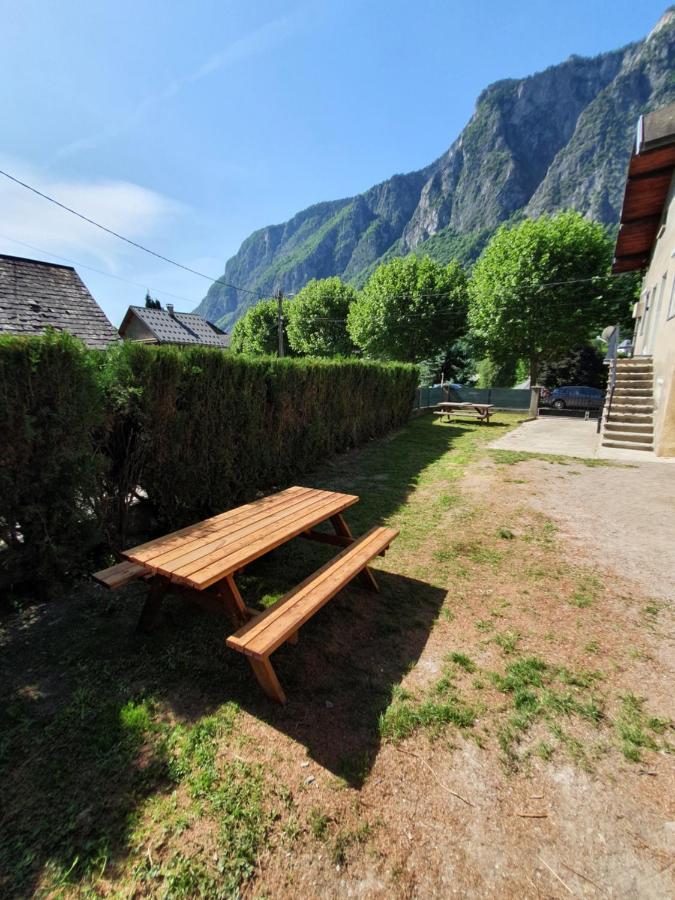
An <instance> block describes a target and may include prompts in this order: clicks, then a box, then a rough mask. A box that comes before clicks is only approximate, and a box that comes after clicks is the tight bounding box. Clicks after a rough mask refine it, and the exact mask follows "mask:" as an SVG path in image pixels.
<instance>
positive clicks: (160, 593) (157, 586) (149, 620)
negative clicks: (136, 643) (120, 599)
mask: <svg viewBox="0 0 675 900" xmlns="http://www.w3.org/2000/svg"><path fill="white" fill-rule="evenodd" d="M165 593H166V585H165V584H164V583H163V582H162V581H161V579H159V578H153V579H152V581H151V582H150V590H149V591H148V594H147V596H146V598H145V603H144V604H143V609H142V610H141V615H140V618H139V620H138V625H137V629H138V631H142V632H143V633H144V634H149V633H150V632H151V631H152V629H153V627H154V625H155V624H156V622H157V616H158V615H159V611H160V609H161V608H162V603H163V601H164V594H165Z"/></svg>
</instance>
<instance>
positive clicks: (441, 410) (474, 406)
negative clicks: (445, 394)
mask: <svg viewBox="0 0 675 900" xmlns="http://www.w3.org/2000/svg"><path fill="white" fill-rule="evenodd" d="M493 409H494V404H492V403H473V402H471V401H463V402H461V403H460V402H457V403H453V402H451V401H443V402H442V403H438V404H437V405H436V409H435V411H434V415H436V416H444V417H445V418H446V419H447V421H448V422H449V421H450V418H451V416H452V414H453V413H457V414H458V415H462V414H463V415H465V416H473V417H474V418H476V419H478V421H479V422H489V421H490V416H491V415H492V410H493Z"/></svg>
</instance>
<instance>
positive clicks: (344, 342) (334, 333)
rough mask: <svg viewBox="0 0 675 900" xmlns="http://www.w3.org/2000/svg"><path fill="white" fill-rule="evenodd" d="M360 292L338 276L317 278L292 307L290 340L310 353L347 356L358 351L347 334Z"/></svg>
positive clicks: (295, 345)
mask: <svg viewBox="0 0 675 900" xmlns="http://www.w3.org/2000/svg"><path fill="white" fill-rule="evenodd" d="M355 299H356V291H355V290H354V288H353V287H351V286H350V285H348V284H345V283H344V281H342V280H341V279H340V278H338V277H337V276H335V277H333V278H321V279H316V278H313V279H312V280H311V281H308V282H307V284H306V285H305V286H304V287H303V288H302V290H301V291H299V292H298V294H297V296H296V297H295V298H294V299H293V300H292V301H291V302H290V303H289V306H288V342H289V344H290V345H291V347H292V349H293V350H295V352H296V353H302V354H304V355H306V356H338V355H343V356H347V355H348V354H349V353H351V352H352V351H353V350H354V345H353V343H352V341H351V338H350V337H349V335H348V334H347V314H348V312H349V306H350V304H351V303H353V302H354V300H355Z"/></svg>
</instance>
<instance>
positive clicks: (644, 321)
mask: <svg viewBox="0 0 675 900" xmlns="http://www.w3.org/2000/svg"><path fill="white" fill-rule="evenodd" d="M651 295H652V291H649V290H647V291H645V308H644V310H643V311H642V322H641V323H640V337H642V336H643V335H644V333H645V327H646V325H647V320H648V319H649V308H650V306H651Z"/></svg>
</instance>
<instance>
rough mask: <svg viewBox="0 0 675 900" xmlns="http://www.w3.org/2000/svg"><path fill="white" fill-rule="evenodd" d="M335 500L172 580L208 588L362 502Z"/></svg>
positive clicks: (345, 497)
mask: <svg viewBox="0 0 675 900" xmlns="http://www.w3.org/2000/svg"><path fill="white" fill-rule="evenodd" d="M333 498H334V499H332V500H330V501H328V502H326V501H324V500H321V501H319V503H318V504H317V506H316V507H314V508H309V509H308V510H307V511H306V512H305V513H304V514H302V515H300V516H291V517H290V518H288V519H287V520H285V521H283V520H282V521H281V522H279V523H277V526H276V527H273V528H272V529H271V530H268V531H265V532H264V533H263V534H262V536H261V537H260V538H258V539H257V540H255V541H252V540H250V539H242V540H240V541H237V542H236V546H235V547H234V548H228V551H227V552H226V553H223V552H221V551H216V552H215V553H214V554H212V556H213V557H214V559H213V560H212V561H209V557H205V558H204V560H202V563H203V567H202V568H199V569H195V568H194V566H193V565H192V564H189V565H188V567H187V571H184V570H182V569H179V570H177V571H172V572H170V573H167V574H170V576H171V579H172V581H174V580H175V581H177V582H179V583H180V582H183V583H184V584H188V585H190V586H191V587H195V588H199V589H204V588H206V587H208V586H209V585H211V584H213V583H214V582H215V581H218V580H219V579H220V578H222V577H223V576H224V575H227V574H229V573H231V572H236V571H237V570H238V569H241V568H242V567H243V566H246V565H248V563H250V562H251V561H252V560H254V559H257V558H258V557H259V556H263V555H264V554H265V553H269V551H270V550H274V549H275V547H278V546H279V545H280V544H283V543H285V542H286V541H290V540H291V539H292V538H294V537H297V536H298V535H299V534H301V533H302V532H303V531H307V530H308V529H310V528H312V526H314V525H317V524H318V523H319V522H324V521H325V520H326V519H329V518H330V517H331V516H332V515H335V514H336V513H338V512H342V511H343V510H345V509H347V507H349V506H351V505H352V504H353V503H357V502H358V499H359V498H358V497H356V496H354V495H350V494H333Z"/></svg>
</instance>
